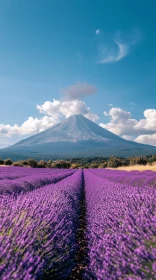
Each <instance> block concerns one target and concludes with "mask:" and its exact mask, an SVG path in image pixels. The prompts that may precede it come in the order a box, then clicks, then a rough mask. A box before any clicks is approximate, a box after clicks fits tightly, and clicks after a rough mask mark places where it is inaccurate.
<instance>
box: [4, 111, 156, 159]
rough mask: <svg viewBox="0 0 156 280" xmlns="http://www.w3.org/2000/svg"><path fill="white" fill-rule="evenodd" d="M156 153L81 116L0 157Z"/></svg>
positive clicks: (5, 150) (17, 144)
mask: <svg viewBox="0 0 156 280" xmlns="http://www.w3.org/2000/svg"><path fill="white" fill-rule="evenodd" d="M147 154H156V147H153V146H150V145H143V144H139V143H135V142H132V141H127V140H125V139H123V138H121V137H119V136H117V135H115V134H113V133H111V132H110V131H108V130H106V129H104V128H102V127H100V126H98V125H97V124H95V123H94V122H92V121H90V120H88V119H87V118H85V117H83V116H81V115H75V116H71V117H69V118H68V119H66V120H64V121H62V122H60V123H59V124H57V125H55V126H53V127H51V128H50V129H48V130H45V131H43V132H40V133H38V134H36V135H33V136H31V137H29V138H27V139H25V140H22V141H20V142H18V143H16V144H15V145H13V146H10V147H8V148H6V149H3V150H1V151H0V156H1V157H7V156H9V157H12V159H22V158H27V157H34V158H37V159H40V158H45V159H48V158H54V159H56V158H73V157H94V156H106V157H108V156H110V155H114V156H122V157H129V156H134V155H135V156H136V155H147Z"/></svg>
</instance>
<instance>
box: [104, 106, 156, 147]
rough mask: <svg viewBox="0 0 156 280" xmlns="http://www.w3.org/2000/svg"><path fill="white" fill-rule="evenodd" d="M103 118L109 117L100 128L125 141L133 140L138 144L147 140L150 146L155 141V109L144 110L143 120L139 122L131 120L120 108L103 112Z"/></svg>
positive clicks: (129, 115) (128, 114) (130, 116)
mask: <svg viewBox="0 0 156 280" xmlns="http://www.w3.org/2000/svg"><path fill="white" fill-rule="evenodd" d="M104 116H107V117H110V121H109V122H108V123H106V124H105V123H100V126H101V127H103V128H105V129H108V130H110V131H111V132H113V133H115V134H117V135H119V136H122V137H123V138H125V139H127V140H133V139H135V141H138V142H139V141H144V142H145V141H146V142H148V140H149V142H148V143H149V144H150V143H151V141H154V139H155V138H153V137H154V136H153V135H154V134H155V133H156V110H155V109H146V110H145V111H144V118H143V119H140V120H136V119H133V118H132V115H131V113H130V112H128V111H125V110H123V109H121V108H111V109H110V110H109V112H104ZM140 134H141V135H140ZM147 135H148V137H147ZM139 137H140V138H139ZM142 143H143V142H142ZM152 143H153V142H152Z"/></svg>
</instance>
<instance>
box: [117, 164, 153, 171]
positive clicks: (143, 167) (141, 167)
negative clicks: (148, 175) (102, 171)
mask: <svg viewBox="0 0 156 280" xmlns="http://www.w3.org/2000/svg"><path fill="white" fill-rule="evenodd" d="M112 169H114V168H112ZM116 169H118V170H126V171H132V170H138V171H145V170H152V171H155V172H156V162H155V163H154V164H152V165H149V164H147V165H132V166H121V167H118V168H116Z"/></svg>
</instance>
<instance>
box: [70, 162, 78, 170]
mask: <svg viewBox="0 0 156 280" xmlns="http://www.w3.org/2000/svg"><path fill="white" fill-rule="evenodd" d="M78 167H79V165H78V164H76V163H73V164H72V165H71V166H70V168H72V169H75V168H78Z"/></svg>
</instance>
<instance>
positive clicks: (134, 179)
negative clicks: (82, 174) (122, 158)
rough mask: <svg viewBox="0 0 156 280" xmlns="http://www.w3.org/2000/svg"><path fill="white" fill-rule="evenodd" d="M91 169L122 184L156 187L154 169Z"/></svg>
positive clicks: (94, 172) (98, 174) (96, 173)
mask: <svg viewBox="0 0 156 280" xmlns="http://www.w3.org/2000/svg"><path fill="white" fill-rule="evenodd" d="M90 171H91V172H92V173H93V174H95V175H97V176H100V177H102V178H104V179H108V180H110V181H112V182H116V183H117V182H118V183H122V184H125V185H126V184H128V185H131V186H141V187H143V186H144V187H146V186H149V187H156V173H155V172H152V171H143V172H139V171H134V172H128V171H121V170H109V169H96V170H95V169H90Z"/></svg>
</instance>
